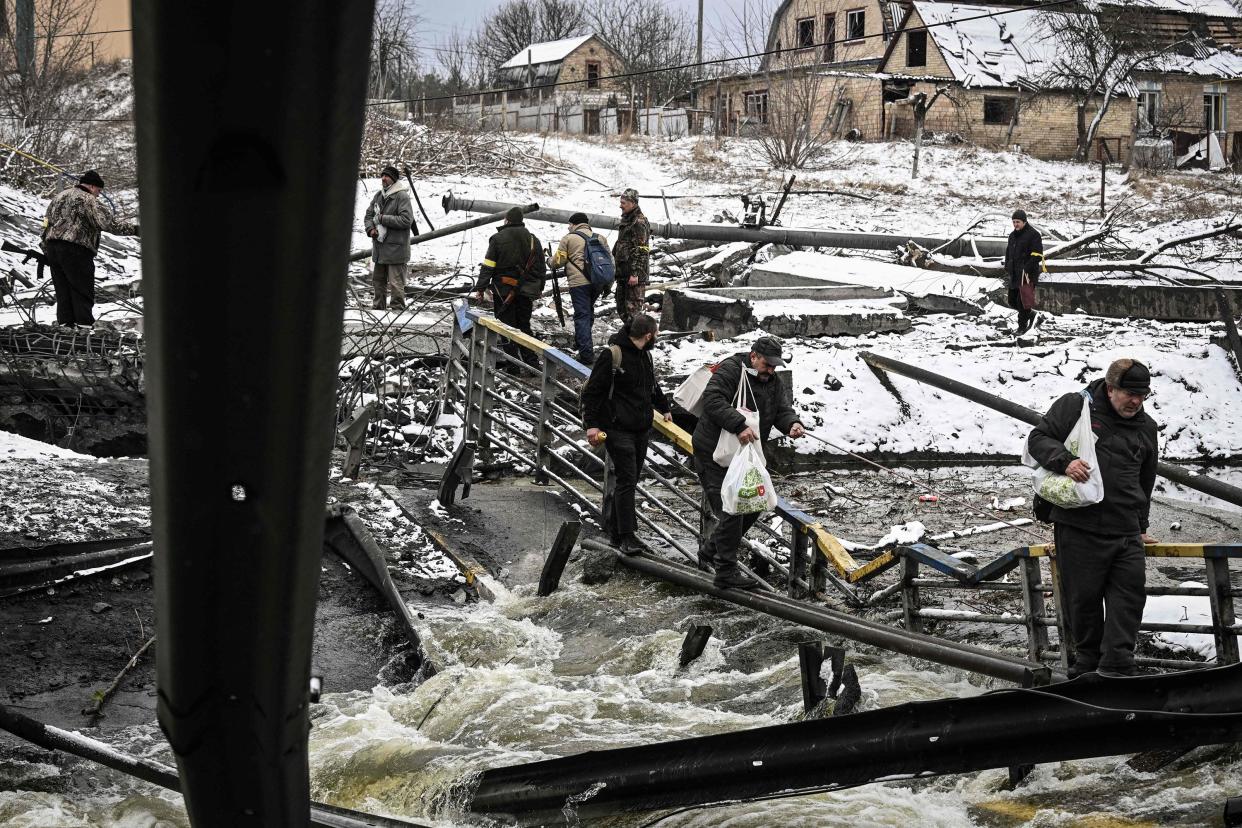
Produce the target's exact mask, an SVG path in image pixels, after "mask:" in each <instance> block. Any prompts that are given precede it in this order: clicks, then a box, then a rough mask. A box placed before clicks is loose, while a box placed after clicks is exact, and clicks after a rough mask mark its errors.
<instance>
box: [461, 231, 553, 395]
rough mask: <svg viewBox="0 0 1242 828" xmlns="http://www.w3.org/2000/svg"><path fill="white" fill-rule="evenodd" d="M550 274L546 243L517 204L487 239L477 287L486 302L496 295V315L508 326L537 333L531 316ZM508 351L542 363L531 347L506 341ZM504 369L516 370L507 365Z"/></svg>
mask: <svg viewBox="0 0 1242 828" xmlns="http://www.w3.org/2000/svg"><path fill="white" fill-rule="evenodd" d="M547 273H548V263H547V261H546V260H545V259H544V257H543V245H541V244H540V243H539V239H537V238H535V236H534V235H533V234H532V233H531V232H530V231H529V230H527V229H526V224H525V223H524V222H523V220H522V211H521V210H520V209H519V208H517V207H511V208H509V212H507V213H505V223H504V225H503V226H502V227H501V228H500V229H499V230H497V231H496V232H495V233H494V234H493V235H492V237H491V238H490V239H489V240H488V242H487V254H486V255H485V256H484V257H483V264H482V265H480V266H479V278H478V280H477V281H476V282H475V285H474V289H475V291H476V292H477V294H476V295H477V298H478V300H479V301H480V302H482V301H483V300H484V298H485V296H486V291H488V290H490V291H491V294H492V307H493V309H494V310H495V313H496V318H497V319H499V320H500V321H501V322H504V323H505V324H506V325H510V326H512V327H514V328H517V329H518V330H519V331H521V332H522V333H525V334H529V335H530V336H534V335H535V334H534V331H532V330H531V327H530V315H531V313H532V312H533V311H534V307H535V299H537V298H538V297H539V295H540V294H542V293H543V283H544V280H545V278H546V277H547ZM504 349H505V352H506V353H508V354H509V355H510V356H512V357H516V358H519V359H521V360H523V361H524V362H526V364H527V365H531V366H534V365H538V364H539V358H538V357H537V356H535V353H534V351H531V350H530V349H528V348H519V347H518V346H517V345H515V344H514V343H512V342H508V341H506V342H505V345H504ZM502 370H516V369H514V368H511V367H510V366H505V367H504V368H502Z"/></svg>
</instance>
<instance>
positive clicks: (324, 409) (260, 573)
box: [133, 0, 374, 828]
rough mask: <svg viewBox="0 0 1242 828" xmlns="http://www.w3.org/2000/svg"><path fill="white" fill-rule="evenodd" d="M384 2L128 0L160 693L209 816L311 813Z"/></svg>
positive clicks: (198, 821) (272, 821) (284, 817)
mask: <svg viewBox="0 0 1242 828" xmlns="http://www.w3.org/2000/svg"><path fill="white" fill-rule="evenodd" d="M373 8H374V2H372V0H362V2H357V3H335V2H328V0H308V2H296V3H295V2H289V1H288V0H276V2H271V3H253V2H245V0H181V2H176V3H168V2H163V0H135V2H134V4H133V21H134V32H133V35H134V38H133V39H134V93H135V113H134V122H135V127H136V137H137V147H138V176H139V178H140V179H141V180H142V203H141V224H142V230H143V233H142V264H143V282H144V285H143V287H144V292H145V293H146V303H147V305H146V307H147V312H146V325H147V328H146V339H147V344H148V358H147V364H146V369H147V374H146V377H147V389H148V394H147V404H148V411H149V423H150V457H151V515H152V523H153V529H154V537H153V540H154V543H155V564H154V574H155V590H156V618H157V625H158V627H159V636H160V655H159V659H158V660H157V674H158V687H159V697H158V701H157V704H158V715H159V721H160V725H161V727H162V728H163V730H164V734H165V736H167V738H168V742H169V744H170V745H171V746H172V749H173V753H174V755H175V756H176V759H177V766H178V770H179V772H180V776H181V783H182V790H183V793H184V796H185V805H186V810H187V811H188V813H189V816H190V821H191V822H192V824H193V825H194V826H196V828H205V827H206V826H229V828H248V827H249V826H254V828H257V827H258V826H265V827H266V828H279V827H280V826H295V825H296V826H304V825H306V824H307V821H308V819H309V810H308V808H309V805H308V803H309V802H310V795H309V780H308V769H307V744H306V742H307V732H308V727H309V724H308V721H307V703H308V701H307V697H308V688H309V684H310V670H311V635H312V631H313V624H314V614H315V599H316V595H317V591H318V585H319V561H320V555H321V547H322V542H323V531H324V524H323V504H324V502H325V500H326V498H327V485H328V461H329V451H330V448H331V445H330V439H329V438H330V435H331V434H332V427H333V419H334V410H333V409H334V402H333V400H334V396H335V390H336V382H337V379H336V372H337V367H338V363H339V360H340V353H341V319H342V309H343V307H344V300H345V277H346V265H345V260H346V258H347V257H348V255H349V233H350V226H351V225H352V224H353V220H354V216H353V209H354V201H355V183H356V180H357V170H358V157H359V147H360V144H361V138H362V124H363V105H364V101H365V96H366V73H367V59H368V53H369V48H370V39H371V20H372V12H373ZM190 44H192V46H191V45H190ZM205 285H210V287H211V294H212V300H211V301H209V302H205V301H203V297H202V291H203V287H204V286H205Z"/></svg>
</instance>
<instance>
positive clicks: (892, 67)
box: [880, 11, 953, 78]
mask: <svg viewBox="0 0 1242 828" xmlns="http://www.w3.org/2000/svg"><path fill="white" fill-rule="evenodd" d="M922 25H923V18H922V17H921V16H919V13H918V12H917V11H914V12H911V13H910V20H909V22H907V23H906V27H907V28H911V27H917V26H922ZM910 34H911V33H910V32H906V31H903V32H901V33H900V34H899V35H898V36H897V43H896V45H895V47H894V48H893V53H892V54H891V55H890V56H889V58H888V60H887V61H885V62H884V64H883V65H882V66H881V67H880V71H881V72H889V73H892V74H894V75H921V76H924V77H936V78H952V77H953V73H952V72H951V71H949V65H948V64H947V63H945V61H944V56H943V55H941V54H940V49H939V48H937V46H936V41H935V39H934V38H933V37H932V34H931V32H929V31H923V32H922V33H921V34H922V35H923V36H924V37H926V38H927V65H926V66H910V65H908V64H907V62H906V55H907V49H906V44H907V42H908V39H909V37H910Z"/></svg>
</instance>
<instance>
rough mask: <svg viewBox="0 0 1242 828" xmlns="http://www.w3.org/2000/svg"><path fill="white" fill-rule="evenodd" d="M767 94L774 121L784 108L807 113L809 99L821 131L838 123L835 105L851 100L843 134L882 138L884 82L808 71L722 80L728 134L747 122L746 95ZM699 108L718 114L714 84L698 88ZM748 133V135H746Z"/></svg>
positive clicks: (843, 120) (815, 124)
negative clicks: (881, 85)
mask: <svg viewBox="0 0 1242 828" xmlns="http://www.w3.org/2000/svg"><path fill="white" fill-rule="evenodd" d="M764 91H766V92H767V93H768V108H769V111H770V113H771V116H772V118H776V117H778V116H777V115H776V113H777V112H778V110H779V109H780V108H781V107H788V108H791V109H792V110H793V111H796V112H800V111H803V110H804V109H805V108H806V104H805V103H804V101H805V100H806V97H805V96H808V95H809V96H811V97H812V98H813V103H812V104H811V113H812V124H813V128H814V129H816V130H818V129H822V128H823V127H824V126H825V124H826V123H827V122H828V121H829V119H833V118H836V113H837V111H838V109H837V102H838V101H848V102H849V105H848V106H847V107H843V113H842V115H841V117H840V118H839V119H838V120H839V121H840V126H839V129H838V134H839V135H842V136H843V135H845V133H847V132H849V131H850V130H851V129H858V130H859V132H861V133H862V136H863V138H864V139H867V140H874V139H878V138H880V137H881V136H880V119H881V116H882V108H881V104H880V102H881V90H880V81H879V80H878V79H875V78H856V77H848V76H833V75H828V74H819V75H812V76H810V78H808V76H807V75H806V73H805V72H802V71H798V70H794V71H793V72H789V71H786V72H771V73H769V74H761V75H755V76H753V77H745V78H739V77H733V78H723V79H721V83H720V93H721V98H722V100H724V101H726V102H727V104H728V112H727V113H726V114H725V115H724V117H722V119H721V121H722V124H725V125H726V126H725V134H729V135H732V134H736V133H737V131H738V129H739V127H740V126H741V125H743V124H744V122H745V115H746V93H748V92H764ZM698 107H699V109H702V110H704V111H705V112H706V115H707V117H709V118H710V117H712V116H713V114H714V113H715V111H716V109H715V107H716V87H715V86H714V85H713V84H708V85H706V86H703V87H700V91H699V99H698ZM742 131H743V132H745V130H744V129H743V130H742Z"/></svg>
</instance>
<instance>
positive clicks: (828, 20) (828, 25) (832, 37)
mask: <svg viewBox="0 0 1242 828" xmlns="http://www.w3.org/2000/svg"><path fill="white" fill-rule="evenodd" d="M836 39H837V16H836V15H835V14H825V15H824V63H832V62H833V61H834V60H836V59H837V50H836V49H834V48H833V46H834V45H835V43H834V41H836Z"/></svg>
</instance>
